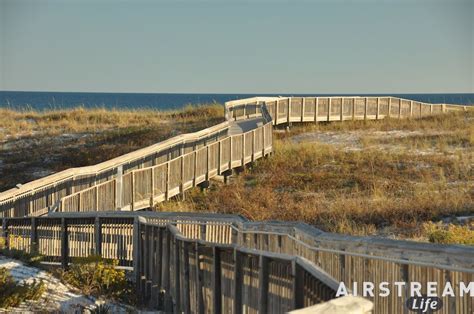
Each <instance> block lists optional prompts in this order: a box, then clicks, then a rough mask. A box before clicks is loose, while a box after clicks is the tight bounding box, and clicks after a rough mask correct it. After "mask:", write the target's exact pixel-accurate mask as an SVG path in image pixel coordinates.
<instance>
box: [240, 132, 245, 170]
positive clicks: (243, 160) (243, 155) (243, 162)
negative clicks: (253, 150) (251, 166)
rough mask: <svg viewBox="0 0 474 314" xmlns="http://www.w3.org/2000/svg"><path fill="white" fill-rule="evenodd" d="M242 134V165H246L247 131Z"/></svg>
mask: <svg viewBox="0 0 474 314" xmlns="http://www.w3.org/2000/svg"><path fill="white" fill-rule="evenodd" d="M241 136H242V167H243V166H244V165H245V133H242V134H241Z"/></svg>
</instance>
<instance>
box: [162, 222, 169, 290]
mask: <svg viewBox="0 0 474 314" xmlns="http://www.w3.org/2000/svg"><path fill="white" fill-rule="evenodd" d="M165 232H166V234H165V236H166V239H165V247H164V250H163V251H164V252H163V289H164V290H165V291H166V293H168V294H169V293H170V254H171V232H170V231H169V230H168V228H166V229H165Z"/></svg>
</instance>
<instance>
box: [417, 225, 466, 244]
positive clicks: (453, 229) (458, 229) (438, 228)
mask: <svg viewBox="0 0 474 314" xmlns="http://www.w3.org/2000/svg"><path fill="white" fill-rule="evenodd" d="M472 227H474V224H471V226H458V225H453V224H449V225H447V226H443V225H442V224H441V223H437V224H435V223H432V222H429V223H425V224H423V231H424V233H425V234H426V236H427V237H428V240H429V241H430V242H433V243H443V244H467V245H474V230H472Z"/></svg>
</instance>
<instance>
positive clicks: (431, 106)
mask: <svg viewBox="0 0 474 314" xmlns="http://www.w3.org/2000/svg"><path fill="white" fill-rule="evenodd" d="M432 114H433V105H430V115H432Z"/></svg>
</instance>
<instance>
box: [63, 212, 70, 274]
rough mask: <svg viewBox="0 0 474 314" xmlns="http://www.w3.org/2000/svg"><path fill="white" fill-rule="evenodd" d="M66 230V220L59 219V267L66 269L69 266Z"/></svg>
mask: <svg viewBox="0 0 474 314" xmlns="http://www.w3.org/2000/svg"><path fill="white" fill-rule="evenodd" d="M68 238H69V237H68V230H67V220H66V218H64V217H63V218H61V267H63V268H67V267H68V264H69V247H68V240H69V239H68Z"/></svg>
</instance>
